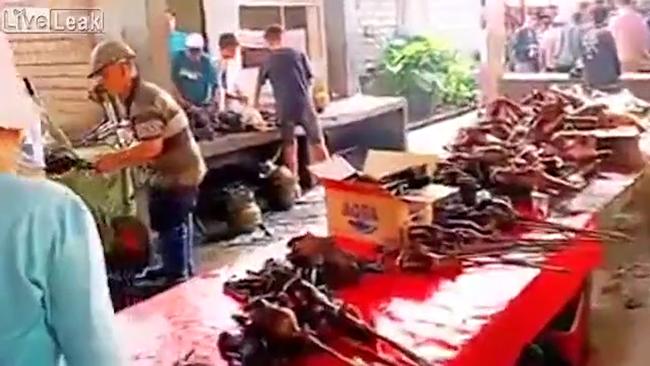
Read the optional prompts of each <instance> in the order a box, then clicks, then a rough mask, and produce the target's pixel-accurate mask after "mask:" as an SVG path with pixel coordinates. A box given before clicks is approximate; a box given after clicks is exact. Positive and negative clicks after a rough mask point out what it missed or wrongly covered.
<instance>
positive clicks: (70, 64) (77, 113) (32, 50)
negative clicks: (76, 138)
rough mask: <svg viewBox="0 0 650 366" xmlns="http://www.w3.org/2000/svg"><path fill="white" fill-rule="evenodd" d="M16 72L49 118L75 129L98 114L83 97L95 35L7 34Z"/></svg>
mask: <svg viewBox="0 0 650 366" xmlns="http://www.w3.org/2000/svg"><path fill="white" fill-rule="evenodd" d="M0 4H1V5H3V6H33V7H57V8H73V7H77V8H84V7H93V6H94V2H93V1H89V0H28V1H25V0H22V1H13V0H4V1H2V2H0ZM8 38H9V40H10V42H11V45H12V48H13V49H14V58H15V62H16V66H17V68H18V72H19V73H20V74H21V75H22V76H24V77H28V78H29V79H30V80H31V81H32V83H33V85H34V86H35V88H36V90H37V92H38V94H39V95H40V96H41V98H42V99H43V102H44V105H45V108H46V109H47V111H48V114H49V116H50V119H51V120H52V121H53V122H54V123H55V124H57V125H59V126H61V127H63V128H64V129H68V130H72V131H73V132H74V131H79V130H80V129H83V128H84V127H85V126H88V125H91V124H93V123H94V122H95V121H96V120H97V119H98V117H99V116H100V110H99V108H98V107H97V106H95V105H93V104H92V103H90V102H89V101H88V99H87V95H88V87H89V85H90V82H89V80H88V79H87V78H86V75H87V74H88V71H89V66H88V63H89V59H90V51H91V50H92V47H93V46H94V44H95V37H94V36H91V35H85V34H10V35H9V37H8Z"/></svg>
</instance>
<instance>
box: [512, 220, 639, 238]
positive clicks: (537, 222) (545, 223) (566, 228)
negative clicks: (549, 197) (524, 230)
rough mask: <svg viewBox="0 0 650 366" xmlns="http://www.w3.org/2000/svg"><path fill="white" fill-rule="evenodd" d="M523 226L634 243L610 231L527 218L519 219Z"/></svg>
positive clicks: (619, 233)
mask: <svg viewBox="0 0 650 366" xmlns="http://www.w3.org/2000/svg"><path fill="white" fill-rule="evenodd" d="M520 220H521V221H522V223H523V224H525V225H529V226H538V227H548V228H553V229H556V230H563V231H570V232H573V233H577V234H583V235H587V236H598V237H608V238H611V239H621V240H627V241H634V239H633V238H631V237H630V236H629V235H627V234H624V233H621V232H618V231H611V230H590V229H580V228H576V227H573V226H570V225H563V224H559V223H555V222H548V221H541V220H535V219H529V218H520Z"/></svg>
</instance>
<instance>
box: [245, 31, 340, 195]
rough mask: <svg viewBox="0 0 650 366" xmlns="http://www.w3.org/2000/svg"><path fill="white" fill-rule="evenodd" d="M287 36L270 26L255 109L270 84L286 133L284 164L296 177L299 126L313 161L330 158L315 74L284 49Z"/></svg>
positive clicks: (302, 58)
mask: <svg viewBox="0 0 650 366" xmlns="http://www.w3.org/2000/svg"><path fill="white" fill-rule="evenodd" d="M283 34H284V30H283V29H282V27H280V26H277V25H273V26H270V27H269V28H268V29H267V30H266V32H265V34H264V39H265V40H266V42H267V43H268V45H269V48H270V50H271V54H270V56H269V58H268V59H267V60H266V62H265V64H264V65H263V66H262V69H261V70H260V74H259V78H258V81H257V87H256V90H255V100H254V106H255V108H259V97H260V91H261V88H262V86H263V85H264V84H265V83H266V81H267V80H269V81H270V82H271V86H272V87H273V96H274V98H275V104H276V110H277V115H278V120H279V121H280V128H281V131H282V141H283V144H284V161H285V164H286V165H287V167H288V168H289V169H291V171H292V172H293V174H294V176H298V150H297V144H296V141H295V131H294V130H295V126H296V124H298V125H300V126H302V128H303V129H304V130H305V133H306V136H307V142H308V143H309V147H310V154H311V158H312V159H314V160H315V161H316V162H319V161H323V160H325V159H328V158H329V153H328V151H327V147H326V146H325V141H324V138H323V131H322V129H321V126H320V124H319V122H318V116H317V115H316V110H315V108H314V103H313V100H312V96H311V79H312V78H313V74H312V70H311V67H310V65H309V61H308V60H307V56H306V55H305V54H304V53H302V52H299V51H297V50H295V49H293V48H289V47H284V46H283V45H282V38H283ZM298 191H299V190H298Z"/></svg>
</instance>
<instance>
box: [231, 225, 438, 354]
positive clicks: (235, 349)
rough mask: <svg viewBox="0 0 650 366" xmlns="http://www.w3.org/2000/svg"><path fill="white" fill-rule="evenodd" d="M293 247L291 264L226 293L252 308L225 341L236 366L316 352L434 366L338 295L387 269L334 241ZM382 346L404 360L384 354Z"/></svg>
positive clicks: (252, 276)
mask: <svg viewBox="0 0 650 366" xmlns="http://www.w3.org/2000/svg"><path fill="white" fill-rule="evenodd" d="M289 247H290V249H291V252H290V254H289V255H288V256H287V261H286V263H285V262H280V261H275V260H269V261H268V262H267V263H266V264H265V266H264V268H263V269H262V270H261V271H259V272H248V274H247V276H246V277H245V278H243V279H238V280H232V281H230V282H228V283H226V285H225V288H226V292H227V293H229V294H230V295H232V296H233V297H235V298H237V299H238V300H240V301H242V302H243V303H244V304H245V306H244V313H243V314H241V315H237V316H235V317H234V319H235V320H236V321H237V323H238V324H239V325H240V332H238V333H237V334H232V333H222V334H221V335H220V337H219V351H220V354H221V356H222V357H223V358H224V359H225V360H226V361H227V362H228V363H229V364H230V365H242V366H269V365H271V366H272V365H283V364H286V362H287V361H288V360H291V359H293V358H295V357H299V356H301V355H305V353H308V352H310V351H322V352H326V353H329V354H330V355H332V356H333V357H335V358H336V359H338V360H339V361H341V362H342V363H343V364H345V365H351V366H362V365H388V366H393V365H394V366H397V365H416V366H424V365H429V363H428V362H427V361H425V360H423V359H422V358H421V357H419V356H418V355H417V354H415V353H414V352H412V351H411V350H409V349H407V348H406V347H404V346H402V345H400V344H399V343H397V342H395V341H394V340H392V339H390V338H388V337H386V336H383V335H381V334H380V333H378V332H377V331H376V330H375V329H373V327H372V326H370V325H369V324H368V323H366V322H365V321H364V320H362V317H361V315H360V314H359V312H358V311H357V310H356V309H355V308H354V307H352V306H350V305H348V304H345V303H343V302H342V301H340V300H337V299H334V297H333V295H332V290H334V289H339V288H342V287H345V286H349V285H353V284H356V283H358V281H359V280H360V278H361V276H362V275H363V273H365V272H378V271H382V270H383V265H382V264H381V262H377V263H375V262H364V261H362V260H359V259H358V258H356V257H355V256H354V255H352V254H349V253H347V252H345V251H343V250H341V249H339V248H338V247H337V246H336V245H335V243H334V240H333V239H331V238H322V237H316V236H313V235H310V234H308V235H305V236H301V237H298V238H295V239H293V240H291V241H290V242H289ZM378 341H381V342H383V343H385V344H387V345H389V346H391V347H392V348H393V349H394V350H395V351H396V353H397V354H399V355H400V356H396V358H395V359H393V358H389V357H387V356H385V355H381V354H379V353H378V352H377V351H376V350H375V348H376V347H375V346H376V342H378Z"/></svg>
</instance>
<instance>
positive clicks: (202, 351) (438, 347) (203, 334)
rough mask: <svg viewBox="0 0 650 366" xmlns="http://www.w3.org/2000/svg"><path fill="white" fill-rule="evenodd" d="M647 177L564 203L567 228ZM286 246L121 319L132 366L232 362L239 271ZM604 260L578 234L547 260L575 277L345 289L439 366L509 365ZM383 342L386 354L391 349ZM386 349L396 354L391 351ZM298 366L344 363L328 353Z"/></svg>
mask: <svg viewBox="0 0 650 366" xmlns="http://www.w3.org/2000/svg"><path fill="white" fill-rule="evenodd" d="M638 176H639V174H632V175H623V174H608V175H607V176H606V177H604V178H602V179H597V180H595V181H594V182H593V183H592V184H591V185H590V186H589V187H588V188H587V189H586V190H585V191H584V192H582V193H580V194H579V195H578V196H576V197H574V198H573V199H572V200H570V202H568V203H567V204H566V205H565V206H567V205H568V206H570V207H571V212H572V215H571V216H570V217H568V218H565V219H564V221H563V222H564V223H571V224H572V225H575V226H579V227H585V226H587V225H589V224H590V223H592V222H595V221H596V220H594V218H595V216H596V215H597V213H598V212H600V211H601V210H602V209H603V207H605V206H606V205H607V204H609V203H610V202H611V201H613V200H614V199H615V198H616V197H617V196H619V195H620V194H621V193H622V192H623V191H624V190H625V189H626V188H628V187H630V186H632V184H633V183H634V181H635V179H636V178H638ZM281 248H282V246H281V244H278V246H271V247H267V248H261V249H259V250H257V251H256V252H254V253H253V254H251V255H250V256H249V257H246V258H242V259H241V260H240V261H238V262H237V263H236V264H235V265H233V266H232V267H228V268H225V269H221V270H219V271H215V272H213V273H209V274H206V275H204V276H200V277H197V278H195V279H193V280H191V281H189V282H187V283H185V284H182V285H180V286H177V287H175V288H173V289H171V290H169V291H167V292H165V293H163V294H160V295H158V296H156V297H154V298H152V299H150V300H148V301H145V302H143V303H140V304H138V305H136V306H134V307H131V308H128V309H125V310H124V311H122V312H120V313H119V314H118V316H117V321H118V323H119V327H120V328H121V331H122V333H121V334H122V339H123V343H122V344H123V345H124V347H125V349H126V352H127V353H128V355H129V357H130V360H131V364H132V365H137V366H145V365H146V366H153V365H161V366H171V365H174V363H175V362H176V361H177V360H179V359H181V358H183V357H184V356H185V355H188V354H192V360H194V361H197V362H205V363H206V364H208V365H216V366H225V365H226V363H225V362H224V361H223V360H221V357H220V355H219V352H218V350H217V348H216V343H217V339H218V336H219V334H220V332H222V331H234V330H236V325H235V323H234V322H233V321H232V319H231V315H233V314H235V313H237V312H238V310H239V308H240V306H239V304H238V303H237V302H235V301H234V300H233V299H231V298H230V297H228V296H227V295H225V294H224V293H223V283H224V281H225V280H227V279H228V278H230V276H232V275H233V274H238V273H241V272H242V271H243V270H245V269H254V268H258V267H260V266H261V265H262V263H263V262H264V261H265V260H267V259H268V258H272V257H276V258H277V257H280V256H282V255H283V254H284V251H283V249H281ZM601 256H602V249H601V246H600V244H599V243H597V242H594V241H589V240H584V239H581V238H575V239H574V240H573V245H571V246H570V247H569V248H568V249H566V250H564V251H563V252H561V253H558V254H557V255H555V256H554V257H552V258H549V264H553V265H556V266H562V267H565V268H567V269H569V270H570V273H556V272H550V271H540V270H539V269H534V268H522V267H515V266H507V265H490V266H484V267H475V268H469V269H466V270H464V271H463V272H462V273H460V274H458V275H442V274H431V275H426V276H413V275H405V274H398V273H390V274H379V275H367V276H365V277H364V278H363V279H362V282H361V283H360V284H359V285H357V286H355V287H351V288H348V289H346V290H345V291H342V292H340V293H339V294H338V295H339V296H340V297H341V298H343V299H344V300H345V301H347V302H349V303H351V304H354V305H356V306H357V307H358V308H359V309H360V310H361V312H362V314H363V315H364V316H365V318H366V320H367V321H369V322H370V323H371V324H373V325H374V326H375V327H376V329H377V330H378V331H379V332H380V333H382V334H384V335H387V336H390V337H391V338H393V339H394V340H396V341H398V342H400V343H401V344H403V345H404V346H406V347H408V348H410V349H412V350H414V351H415V352H417V353H418V354H420V355H421V356H423V357H424V358H426V359H428V360H430V361H431V362H432V364H433V365H463V366H474V365H476V366H479V365H480V366H509V365H512V364H514V362H515V361H516V359H517V357H518V356H519V354H520V352H521V350H522V348H523V347H525V346H526V345H527V344H529V343H530V342H531V341H532V340H533V339H534V338H535V337H536V336H537V335H538V334H539V333H540V332H541V331H542V330H543V329H544V327H545V326H546V325H547V324H548V323H549V322H550V321H551V320H552V319H553V318H554V317H555V316H556V315H557V314H558V313H559V312H560V311H561V310H562V309H563V307H564V306H565V305H566V304H567V303H568V302H569V301H570V300H571V299H572V298H573V297H574V296H575V294H576V293H578V292H579V291H580V290H581V286H583V284H584V282H585V281H586V279H587V278H588V276H589V274H590V272H591V271H592V270H593V269H594V268H595V267H596V266H598V264H599V263H600V260H601ZM381 346H382V345H379V347H380V351H387V350H384V349H383V347H381ZM387 352H388V351H387ZM295 365H310V366H311V365H315V366H318V365H323V366H325V365H338V363H336V362H335V361H333V360H332V359H331V358H329V357H328V356H325V355H315V356H311V357H307V358H305V359H303V360H297V361H296V362H295Z"/></svg>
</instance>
